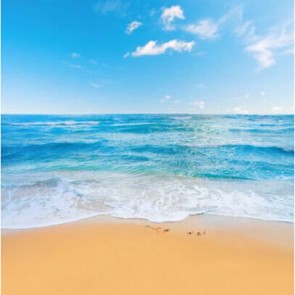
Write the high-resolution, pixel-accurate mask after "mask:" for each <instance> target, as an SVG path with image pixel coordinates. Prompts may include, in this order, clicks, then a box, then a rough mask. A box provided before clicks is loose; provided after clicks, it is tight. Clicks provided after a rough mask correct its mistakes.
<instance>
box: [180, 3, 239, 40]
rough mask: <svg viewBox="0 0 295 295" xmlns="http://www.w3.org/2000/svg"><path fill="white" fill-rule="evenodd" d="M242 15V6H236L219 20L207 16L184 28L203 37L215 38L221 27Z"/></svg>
mask: <svg viewBox="0 0 295 295" xmlns="http://www.w3.org/2000/svg"><path fill="white" fill-rule="evenodd" d="M241 16H242V9H241V7H239V6H238V7H234V8H233V9H231V10H229V11H228V12H227V13H226V14H224V15H223V16H222V17H220V18H219V19H217V20H213V19H211V18H205V19H202V20H200V21H198V22H197V23H196V24H190V25H187V26H185V27H184V30H185V31H187V32H189V33H191V34H193V35H196V36H198V37H199V38H201V39H215V38H217V37H218V36H219V31H220V29H221V27H222V26H223V25H224V24H225V23H227V22H229V21H230V20H234V19H240V18H241Z"/></svg>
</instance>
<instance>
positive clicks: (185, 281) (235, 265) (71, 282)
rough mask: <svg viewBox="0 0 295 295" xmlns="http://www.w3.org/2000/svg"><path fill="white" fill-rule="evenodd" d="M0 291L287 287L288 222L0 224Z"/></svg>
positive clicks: (287, 290) (284, 294) (224, 291)
mask: <svg viewBox="0 0 295 295" xmlns="http://www.w3.org/2000/svg"><path fill="white" fill-rule="evenodd" d="M2 294H3V295H26V294H30V295H34V294H36V295H41V294H42V295H47V294H48V295H49V294H50V295H53V294H65V295H67V294H69V295H70V294H71V295H75V294H87V295H92V294H93V295H94V294H96V295H97V294H103V295H109V294H114V295H117V294H122V295H125V294H126V295H127V294H128V295H133V294H134V295H135V294H136V295H139V294H141V295H145V294H149V295H150V294H163V295H164V294H169V295H170V294H171V295H173V294H178V295H185V294H202V295H207V294H208V295H209V294H210V295H215V294H216V295H217V294H218V295H231V294H232V295H237V294H239V295H243V294H247V295H249V294H251V295H255V294H259V295H263V294H267V295H272V294H273V295H291V294H293V225H292V224H287V223H274V222H264V221H254V220H249V219H239V218H228V217H216V216H198V217H191V218H188V219H187V220H185V221H183V222H177V223H162V224H154V223H150V222H147V221H140V220H121V219H115V218H105V217H99V218H92V219H88V220H83V221H78V222H73V223H69V224H64V225H58V226H51V227H47V228H39V229H30V230H3V231H2Z"/></svg>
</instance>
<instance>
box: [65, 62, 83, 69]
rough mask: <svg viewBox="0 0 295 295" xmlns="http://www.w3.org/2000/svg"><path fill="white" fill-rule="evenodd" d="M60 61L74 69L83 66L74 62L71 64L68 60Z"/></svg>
mask: <svg viewBox="0 0 295 295" xmlns="http://www.w3.org/2000/svg"><path fill="white" fill-rule="evenodd" d="M62 63H64V64H65V65H67V66H68V67H69V68H75V69H82V68H83V67H82V66H80V65H76V64H72V63H70V62H68V61H63V62H62Z"/></svg>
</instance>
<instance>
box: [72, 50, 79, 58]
mask: <svg viewBox="0 0 295 295" xmlns="http://www.w3.org/2000/svg"><path fill="white" fill-rule="evenodd" d="M71 57H72V58H74V59H75V58H79V57H80V54H79V53H76V52H73V53H72V54H71Z"/></svg>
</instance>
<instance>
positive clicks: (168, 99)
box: [160, 95, 171, 103]
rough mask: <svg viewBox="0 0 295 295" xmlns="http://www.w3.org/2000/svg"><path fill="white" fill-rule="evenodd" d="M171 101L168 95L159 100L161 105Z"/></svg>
mask: <svg viewBox="0 0 295 295" xmlns="http://www.w3.org/2000/svg"><path fill="white" fill-rule="evenodd" d="M170 100H171V96H170V95H165V96H164V98H162V99H161V100H160V102H161V103H164V102H168V101H170Z"/></svg>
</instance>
